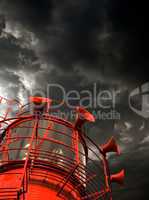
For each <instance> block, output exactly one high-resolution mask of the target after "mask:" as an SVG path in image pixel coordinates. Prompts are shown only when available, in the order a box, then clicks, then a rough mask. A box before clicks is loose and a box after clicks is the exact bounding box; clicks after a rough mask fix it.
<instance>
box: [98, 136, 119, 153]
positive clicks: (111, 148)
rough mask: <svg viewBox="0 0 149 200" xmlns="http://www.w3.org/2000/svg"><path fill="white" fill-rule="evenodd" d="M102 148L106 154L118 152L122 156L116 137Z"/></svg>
mask: <svg viewBox="0 0 149 200" xmlns="http://www.w3.org/2000/svg"><path fill="white" fill-rule="evenodd" d="M100 148H101V150H102V152H103V153H104V154H106V153H109V152H116V153H117V154H118V155H120V153H121V152H120V148H119V146H118V145H117V143H116V141H115V139H114V137H112V138H111V139H110V140H109V141H108V142H107V143H106V144H103V145H101V147H100Z"/></svg>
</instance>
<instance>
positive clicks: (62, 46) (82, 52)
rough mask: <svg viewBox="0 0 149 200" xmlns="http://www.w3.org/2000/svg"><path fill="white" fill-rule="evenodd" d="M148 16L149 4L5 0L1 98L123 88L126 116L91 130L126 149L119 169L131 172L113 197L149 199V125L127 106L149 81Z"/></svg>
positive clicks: (0, 4)
mask: <svg viewBox="0 0 149 200" xmlns="http://www.w3.org/2000/svg"><path fill="white" fill-rule="evenodd" d="M147 12H148V11H147V5H145V3H144V1H138V2H137V1H135V2H133V1H130V0H125V1H124V0H121V1H120V0H113V1H112V0H111V1H110V0H53V1H52V0H51V1H50V0H38V1H37V0H0V16H1V17H0V18H3V16H4V18H5V21H6V27H5V29H4V30H3V32H2V33H0V34H1V35H0V95H1V96H5V97H8V98H11V97H17V98H20V99H21V100H22V101H24V99H25V97H26V91H27V92H28V93H30V92H31V91H35V90H36V91H37V90H40V91H41V90H42V91H45V88H46V86H47V84H50V83H58V84H61V85H62V86H63V87H64V88H65V89H66V91H70V90H74V89H75V90H77V91H82V90H83V89H90V90H92V87H93V84H94V83H96V84H97V89H98V90H99V91H102V90H105V89H106V90H109V91H115V90H116V91H119V95H118V98H117V99H116V110H117V111H118V112H119V113H120V119H119V120H118V119H112V120H109V119H107V120H102V119H101V120H99V119H97V121H96V123H95V124H94V125H92V126H91V127H90V129H89V131H88V134H89V135H90V136H91V137H92V138H93V139H94V140H96V141H97V142H98V143H99V144H101V143H103V142H105V141H106V140H107V139H108V138H109V137H111V136H112V135H114V136H115V138H116V139H117V141H118V143H119V144H120V146H121V148H122V155H121V157H120V158H117V157H114V156H111V157H110V163H111V167H112V172H116V171H117V170H119V169H121V168H125V170H126V181H125V185H124V188H122V189H120V190H119V188H118V187H116V188H115V187H114V190H115V192H114V197H115V198H114V200H130V199H131V198H134V199H135V200H147V199H148V198H149V194H148V191H147V186H148V185H149V179H148V166H149V153H148V150H149V148H148V145H149V134H148V128H149V122H148V119H147V118H144V117H142V116H139V115H137V114H136V113H135V112H133V111H132V110H131V109H130V108H129V105H128V95H129V94H130V92H131V91H132V90H133V89H135V88H137V87H141V85H142V84H144V83H147V82H148V81H149V76H148V64H149V61H148V41H149V37H148V16H147ZM139 100H140V98H137V99H135V100H134V103H135V104H137V105H138V106H139V105H140V102H139ZM90 109H91V110H93V108H92V107H91V108H90Z"/></svg>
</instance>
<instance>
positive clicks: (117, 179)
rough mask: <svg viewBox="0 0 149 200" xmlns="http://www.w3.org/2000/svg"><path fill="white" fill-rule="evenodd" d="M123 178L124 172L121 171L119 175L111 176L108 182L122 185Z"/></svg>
mask: <svg viewBox="0 0 149 200" xmlns="http://www.w3.org/2000/svg"><path fill="white" fill-rule="evenodd" d="M124 178H125V171H124V169H122V170H121V171H120V172H119V173H117V174H113V175H111V176H110V181H111V182H116V183H118V184H120V185H122V184H123V183H124Z"/></svg>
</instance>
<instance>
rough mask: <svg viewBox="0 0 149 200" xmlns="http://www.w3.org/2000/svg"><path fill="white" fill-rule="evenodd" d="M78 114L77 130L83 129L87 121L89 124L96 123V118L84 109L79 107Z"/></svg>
mask: <svg viewBox="0 0 149 200" xmlns="http://www.w3.org/2000/svg"><path fill="white" fill-rule="evenodd" d="M76 112H77V120H76V123H75V127H76V128H77V129H81V128H82V126H83V124H84V123H85V122H86V121H88V122H94V121H95V117H94V116H93V115H92V114H91V113H90V112H89V111H87V110H86V109H85V108H83V107H77V108H76Z"/></svg>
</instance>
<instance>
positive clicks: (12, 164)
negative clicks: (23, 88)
mask: <svg viewBox="0 0 149 200" xmlns="http://www.w3.org/2000/svg"><path fill="white" fill-rule="evenodd" d="M51 104H52V100H51V99H48V98H42V97H30V98H29V103H28V104H26V105H21V104H20V103H19V102H18V101H16V100H7V99H5V98H3V97H0V110H1V113H0V199H7V200H12V199H13V200H19V199H20V200H39V199H40V200H41V199H43V200H63V199H64V200H98V199H103V200H104V199H107V200H112V188H111V184H112V182H117V183H119V184H122V183H123V179H124V170H122V171H121V172H120V173H118V174H114V175H111V174H110V169H109V165H108V160H107V156H106V155H107V154H108V153H109V152H116V153H117V154H120V149H119V147H118V145H117V144H116V141H115V140H114V138H111V139H110V140H109V141H108V142H107V143H106V144H104V145H101V146H98V145H96V144H95V143H94V142H93V141H92V140H91V139H90V138H89V137H88V136H87V135H86V134H85V132H84V129H83V125H84V124H85V123H87V122H94V121H95V118H94V116H93V115H92V114H91V113H89V112H88V111H87V110H86V109H85V108H83V107H77V108H76V119H75V122H71V121H68V120H66V119H63V118H60V117H58V116H55V115H52V113H51V112H50V109H51Z"/></svg>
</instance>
